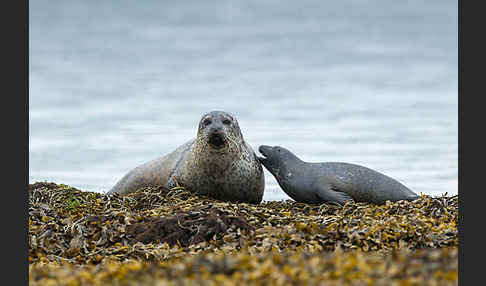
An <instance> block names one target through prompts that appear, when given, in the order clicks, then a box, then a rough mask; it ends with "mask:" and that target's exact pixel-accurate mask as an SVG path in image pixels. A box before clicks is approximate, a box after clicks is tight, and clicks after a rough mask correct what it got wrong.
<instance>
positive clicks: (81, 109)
mask: <svg viewBox="0 0 486 286" xmlns="http://www.w3.org/2000/svg"><path fill="white" fill-rule="evenodd" d="M29 8H30V11H29V16H30V19H29V183H33V182H36V181H53V182H56V183H63V184H67V185H71V186H74V187H76V188H80V189H82V190H87V191H94V192H106V191H108V190H109V189H110V188H111V187H112V186H113V185H114V184H115V183H116V182H117V181H118V180H119V179H120V178H121V177H122V176H123V175H125V174H126V173H127V172H128V171H130V170H131V169H132V168H134V167H136V166H138V165H140V164H142V163H144V162H146V161H148V160H152V159H155V158H157V157H160V156H163V155H165V154H167V153H169V152H171V151H173V150H174V149H175V148H177V147H178V146H179V145H181V144H183V143H184V142H186V141H187V140H189V139H191V138H194V137H195V136H196V132H197V126H198V122H199V119H200V118H201V116H202V115H203V114H204V113H206V112H208V111H211V110H224V111H228V112H231V113H233V114H234V115H235V116H236V117H237V119H238V121H239V124H240V127H241V129H242V133H243V136H244V138H245V140H246V141H247V142H248V143H249V144H250V145H252V146H253V148H254V149H255V151H257V148H258V146H259V145H262V144H265V145H281V146H284V147H286V148H288V149H290V150H292V151H293V152H294V153H295V154H296V155H297V156H299V157H300V158H301V159H303V160H305V161H310V162H330V161H340V162H349V163H355V164H360V165H363V166H366V167H369V168H372V169H375V170H377V171H379V172H382V173H384V174H386V175H388V176H391V177H393V178H395V179H397V180H398V181H400V182H402V183H403V184H405V185H406V186H408V187H409V188H411V189H412V190H413V191H415V192H416V193H424V194H429V195H440V194H443V193H446V192H447V193H448V194H456V193H457V177H458V164H457V160H458V144H457V141H458V140H457V136H458V131H457V130H458V124H457V122H458V118H457V116H458V112H457V110H458V103H457V102H458V100H457V97H458V91H457V88H458V83H457V77H458V65H457V53H458V48H457V46H458V36H457V33H458V29H457V25H458V23H457V21H458V18H457V1H445V0H441V1H425V2H424V1H367V2H366V3H365V2H362V1H288V2H285V4H283V3H282V2H281V1H120V0H117V1H30V7H29ZM265 180H266V188H265V195H264V200H282V199H288V198H289V197H288V196H287V195H286V194H285V193H284V192H283V191H282V190H281V189H280V187H279V186H278V184H277V182H276V180H275V179H274V178H273V176H272V175H271V174H270V173H269V172H268V171H266V170H265Z"/></svg>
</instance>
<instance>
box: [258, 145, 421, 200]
mask: <svg viewBox="0 0 486 286" xmlns="http://www.w3.org/2000/svg"><path fill="white" fill-rule="evenodd" d="M258 150H259V151H260V153H261V154H262V155H263V156H264V157H258V158H259V160H260V162H262V164H263V165H264V166H265V168H267V169H268V170H269V171H270V173H272V175H273V176H274V177H275V178H276V179H277V182H278V184H279V185H280V187H281V188H282V190H283V191H284V192H285V193H286V194H287V195H288V196H289V197H291V198H292V199H294V200H295V201H297V202H304V203H312V204H320V203H324V202H336V203H339V204H341V205H342V204H344V203H345V201H348V200H349V201H353V202H371V203H375V204H383V203H385V202H386V201H387V200H390V201H392V202H393V201H398V200H408V201H411V200H415V199H417V198H419V196H418V195H417V194H415V193H414V192H412V191H411V190H410V189H408V188H407V187H405V186H404V185H402V184H401V183H399V182H398V181H396V180H395V179H392V178H390V177H388V176H386V175H384V174H381V173H379V172H377V171H374V170H372V169H369V168H367V167H363V166H359V165H355V164H350V163H341V162H325V163H309V162H304V161H302V160H301V159H299V158H298V157H297V156H296V155H294V154H293V153H292V152H290V151H289V150H287V149H285V148H283V147H280V146H274V147H271V146H265V145H262V146H260V147H259V148H258Z"/></svg>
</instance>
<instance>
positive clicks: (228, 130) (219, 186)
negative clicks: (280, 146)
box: [108, 111, 265, 203]
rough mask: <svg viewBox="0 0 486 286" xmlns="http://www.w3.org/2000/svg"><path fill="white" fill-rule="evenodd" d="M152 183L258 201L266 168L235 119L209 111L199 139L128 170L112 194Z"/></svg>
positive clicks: (230, 199)
mask: <svg viewBox="0 0 486 286" xmlns="http://www.w3.org/2000/svg"><path fill="white" fill-rule="evenodd" d="M149 185H162V186H165V187H167V188H172V187H176V186H182V187H184V188H185V189H186V190H188V191H190V192H195V193H199V194H203V195H207V196H209V197H213V198H216V199H219V200H223V201H234V202H249V203H259V202H261V200H262V198H263V192H264V187H265V179H264V174H263V167H262V165H261V163H260V161H259V160H258V157H257V156H256V154H255V152H254V151H253V149H252V148H251V146H250V145H249V144H247V143H246V142H245V141H244V139H243V135H242V134H241V131H240V127H239V125H238V121H237V120H236V118H235V117H234V116H233V115H231V114H229V113H227V112H223V111H212V112H210V113H207V114H205V115H204V116H203V117H202V118H201V120H200V122H199V128H198V133H197V137H196V138H195V139H192V140H190V141H188V142H186V143H185V144H183V145H181V146H180V147H178V148H177V149H176V150H174V151H173V152H171V153H169V154H167V155H166V156H164V157H161V158H158V159H155V160H152V161H149V162H147V163H145V164H143V165H141V166H138V167H136V168H135V169H133V170H132V171H130V172H129V173H128V174H126V175H125V176H124V177H123V178H122V179H121V180H120V181H119V182H118V183H117V184H116V185H115V186H114V187H113V188H112V189H111V190H110V191H109V192H108V193H119V194H127V193H131V192H134V191H136V190H137V189H138V188H140V187H143V186H149Z"/></svg>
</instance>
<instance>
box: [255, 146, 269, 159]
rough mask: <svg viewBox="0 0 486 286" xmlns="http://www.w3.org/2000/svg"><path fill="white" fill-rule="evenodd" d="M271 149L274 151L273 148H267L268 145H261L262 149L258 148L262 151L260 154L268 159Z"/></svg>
mask: <svg viewBox="0 0 486 286" xmlns="http://www.w3.org/2000/svg"><path fill="white" fill-rule="evenodd" d="M270 149H272V147H270V146H267V145H260V147H258V151H260V153H261V154H262V155H263V156H264V157H268V153H269V151H270Z"/></svg>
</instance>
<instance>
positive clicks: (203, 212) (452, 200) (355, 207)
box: [28, 182, 458, 285]
mask: <svg viewBox="0 0 486 286" xmlns="http://www.w3.org/2000/svg"><path fill="white" fill-rule="evenodd" d="M28 192H29V218H28V219H29V222H28V224H29V230H28V232H29V250H28V251H29V257H28V259H29V279H30V284H31V285H141V284H149V285H186V284H191V285H457V283H458V277H457V276H458V273H457V272H458V253H457V252H458V251H457V249H458V233H457V224H458V197H457V196H447V195H444V196H440V197H431V196H426V195H422V196H421V198H420V199H418V200H416V201H413V202H406V201H399V202H395V203H390V202H388V203H387V204H385V205H381V206H377V205H373V204H366V203H354V204H346V205H344V206H339V205H334V204H322V205H310V204H303V203H296V202H294V201H279V202H263V203H261V204H258V205H252V204H246V203H229V202H221V201H217V200H213V199H210V198H207V197H203V196H199V195H194V194H190V193H188V192H186V191H184V190H183V189H177V188H175V189H171V190H166V189H163V188H156V187H147V188H142V189H140V190H138V191H137V192H136V193H133V194H130V195H126V196H119V195H104V194H100V193H93V192H86V191H81V190H78V189H75V188H73V187H70V186H67V185H62V184H55V183H46V182H38V183H35V184H30V185H29V189H28Z"/></svg>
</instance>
